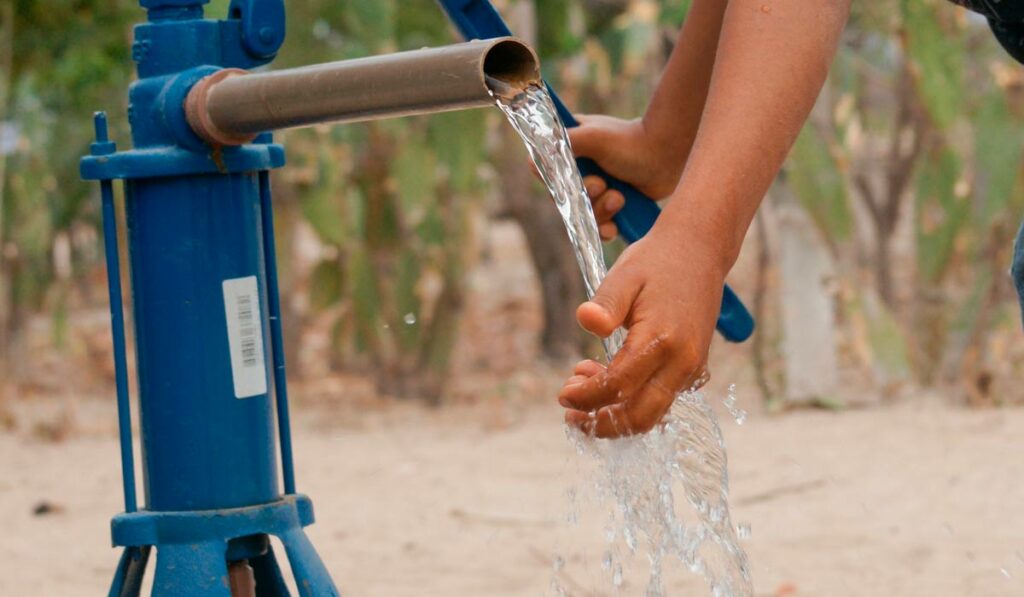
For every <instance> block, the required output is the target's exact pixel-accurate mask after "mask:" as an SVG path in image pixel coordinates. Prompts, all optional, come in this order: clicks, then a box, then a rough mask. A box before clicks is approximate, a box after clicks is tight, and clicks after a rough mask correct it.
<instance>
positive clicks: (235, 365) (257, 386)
mask: <svg viewBox="0 0 1024 597" xmlns="http://www.w3.org/2000/svg"><path fill="white" fill-rule="evenodd" d="M259 296H260V295H259V285H258V281H257V280H256V276H249V277H246V278H234V279H232V280H224V311H225V315H226V319H227V331H228V345H229V350H230V352H231V374H232V378H233V381H234V386H235V397H236V398H250V397H252V396H259V395H261V394H266V393H267V370H266V362H265V359H264V358H263V320H262V319H261V318H260V303H259Z"/></svg>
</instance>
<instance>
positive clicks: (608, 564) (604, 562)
mask: <svg viewBox="0 0 1024 597" xmlns="http://www.w3.org/2000/svg"><path fill="white" fill-rule="evenodd" d="M613 563H614V561H613V559H612V552H610V551H606V552H604V557H602V558H601V567H602V568H604V569H605V570H606V571H607V570H611V569H612V564H613Z"/></svg>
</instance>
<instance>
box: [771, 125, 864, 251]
mask: <svg viewBox="0 0 1024 597" xmlns="http://www.w3.org/2000/svg"><path fill="white" fill-rule="evenodd" d="M790 156H791V157H790V161H789V167H788V168H787V170H786V173H787V174H788V181H789V183H790V185H791V186H792V187H793V190H794V191H795V192H796V196H797V198H799V200H800V204H801V205H803V207H804V209H806V210H807V213H808V214H810V216H811V219H812V220H813V221H814V223H815V224H816V225H817V226H818V227H819V228H820V229H821V230H822V231H823V233H824V235H825V238H827V239H829V240H830V242H832V243H837V242H842V241H845V240H846V239H847V238H849V236H850V232H851V227H852V218H851V214H850V202H849V198H848V197H847V192H846V181H845V179H844V177H843V174H842V172H841V171H840V169H839V166H838V165H837V164H836V163H835V161H834V158H833V157H832V152H831V151H830V148H829V146H828V143H827V142H826V140H825V139H824V138H823V137H822V134H821V133H820V132H819V131H818V130H816V129H815V127H814V126H813V125H807V126H805V127H804V129H803V131H801V133H800V136H799V137H798V138H797V140H796V143H795V144H794V145H793V150H792V152H791V153H790Z"/></svg>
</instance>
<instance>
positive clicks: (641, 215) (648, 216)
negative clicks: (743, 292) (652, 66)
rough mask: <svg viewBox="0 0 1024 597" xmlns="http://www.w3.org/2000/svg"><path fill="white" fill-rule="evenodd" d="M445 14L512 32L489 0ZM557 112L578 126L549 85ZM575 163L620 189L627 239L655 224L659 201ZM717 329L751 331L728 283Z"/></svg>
mask: <svg viewBox="0 0 1024 597" xmlns="http://www.w3.org/2000/svg"><path fill="white" fill-rule="evenodd" d="M438 1H439V2H440V4H441V7H442V8H443V9H444V11H445V12H446V13H447V14H448V17H449V18H450V19H451V20H452V23H454V24H455V27H456V28H457V29H458V30H459V32H460V33H461V34H462V36H463V37H465V38H466V39H488V38H492V37H505V36H509V35H512V31H511V30H510V29H509V28H508V25H506V24H505V21H504V20H503V19H502V18H501V15H500V14H498V11H497V10H495V8H494V6H492V5H491V3H490V2H489V1H488V0H438ZM548 92H549V93H550V95H551V99H552V101H554V104H555V108H557V109H558V115H559V117H561V119H562V122H563V123H564V124H565V126H566V127H569V128H573V127H576V126H579V122H578V121H577V120H576V118H574V117H573V115H572V112H570V111H569V109H568V108H566V107H565V104H563V103H562V100H561V99H559V98H558V95H557V94H556V93H555V92H554V90H553V89H551V86H550V85H549V86H548ZM576 165H577V167H578V168H579V170H580V174H582V175H583V176H589V175H596V176H600V177H601V178H603V179H605V181H606V182H607V183H608V186H609V187H611V188H613V189H615V190H617V191H619V192H620V193H622V195H623V197H625V199H626V202H625V205H623V207H622V209H621V210H620V211H619V213H618V214H616V216H615V218H614V219H615V224H616V226H618V228H619V233H620V234H621V235H622V238H623V239H624V240H625V241H626V242H627V243H633V242H636V241H637V240H639V239H641V238H642V237H643V236H644V235H645V234H647V232H648V231H649V230H650V229H651V227H652V226H653V225H654V222H655V220H657V219H658V215H659V214H660V213H661V208H659V207H658V204H657V203H656V202H655V201H654V200H652V199H651V198H649V197H647V196H646V195H644V194H643V193H641V192H640V191H638V190H636V189H635V188H633V187H632V186H630V185H629V184H627V183H625V182H623V181H621V180H618V179H615V178H613V177H611V176H609V175H608V174H607V173H605V172H604V171H603V170H601V167H600V166H598V165H597V163H596V162H594V160H591V159H589V158H579V159H577V160H576ZM716 327H717V329H718V332H719V333H720V334H722V337H724V338H725V339H726V340H729V341H731V342H742V341H744V340H746V339H747V338H749V337H750V335H751V334H753V333H754V318H753V316H752V315H751V314H750V312H749V311H747V308H746V307H745V306H744V305H743V302H742V301H741V300H740V298H739V296H737V295H736V293H735V292H733V290H732V289H731V288H729V286H726V287H725V289H724V291H723V294H722V309H721V311H720V312H719V315H718V322H717V324H716Z"/></svg>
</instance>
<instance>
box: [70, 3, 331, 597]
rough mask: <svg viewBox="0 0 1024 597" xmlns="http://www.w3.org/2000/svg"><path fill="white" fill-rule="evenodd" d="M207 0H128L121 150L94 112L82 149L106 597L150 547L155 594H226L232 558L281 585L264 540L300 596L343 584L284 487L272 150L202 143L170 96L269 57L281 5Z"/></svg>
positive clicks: (126, 584)
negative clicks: (133, 4)
mask: <svg viewBox="0 0 1024 597" xmlns="http://www.w3.org/2000/svg"><path fill="white" fill-rule="evenodd" d="M207 1H208V0H140V4H141V5H142V7H143V8H145V9H146V11H147V15H148V22H146V23H142V24H139V25H137V26H136V27H135V31H134V34H135V40H134V43H133V45H132V56H133V58H134V60H135V62H136V63H137V68H138V75H139V78H138V80H137V81H136V82H135V83H134V84H132V86H131V88H130V90H129V110H128V118H129V122H130V124H131V130H132V142H133V149H131V150H128V151H120V152H118V151H116V148H115V146H114V144H113V143H112V142H111V141H110V140H109V139H108V133H107V122H106V116H105V115H104V114H102V113H98V114H97V115H96V117H95V125H96V142H95V143H94V144H93V145H92V151H91V154H90V155H88V156H86V157H84V158H83V159H82V161H81V174H82V177H83V178H85V179H88V180H98V181H100V185H101V198H102V206H103V210H102V211H103V226H104V236H105V243H106V245H105V247H106V257H107V275H108V283H109V290H110V305H111V321H112V329H113V334H114V354H115V363H116V382H117V384H116V385H117V404H118V420H119V430H120V440H121V466H122V476H123V480H124V500H125V512H124V513H122V514H119V515H117V516H115V517H114V519H113V521H112V522H111V534H112V538H113V543H114V545H116V546H123V547H124V553H123V555H122V557H121V560H120V564H119V565H118V567H117V571H116V574H115V577H114V580H113V583H112V585H111V588H110V593H109V594H110V595H111V596H134V595H138V594H139V592H140V590H141V585H142V577H143V575H144V573H145V570H146V566H147V562H148V560H149V556H150V553H151V551H152V550H153V549H154V548H155V549H156V565H155V576H154V580H153V592H152V594H153V595H159V596H168V597H169V596H175V597H178V596H183V595H189V596H198V597H214V596H216V597H229V596H230V595H232V589H231V585H232V584H233V583H234V582H235V572H234V571H235V570H237V568H238V566H240V565H241V566H243V567H245V570H244V571H243V576H244V575H246V574H247V575H248V576H249V578H250V580H251V581H253V582H254V583H255V586H256V592H255V594H256V595H258V596H260V597H263V596H267V597H272V596H279V595H288V594H289V591H288V588H287V585H286V584H285V581H284V578H283V575H282V572H281V569H280V567H279V566H278V562H277V559H276V555H275V553H274V550H273V549H272V547H271V546H270V543H269V537H270V536H276V537H277V538H278V539H280V541H281V543H282V544H283V546H284V550H285V552H286V554H287V558H288V560H289V562H290V564H291V569H292V572H293V575H294V577H295V584H296V586H297V587H298V590H299V593H300V594H301V595H308V596H313V595H317V596H320V595H327V596H330V595H337V594H338V592H337V589H336V588H335V586H334V584H333V582H332V581H331V578H330V575H329V574H328V572H327V569H326V568H325V567H324V565H323V563H322V562H321V560H320V558H319V556H318V555H317V553H316V550H315V549H314V548H313V545H312V544H311V543H310V541H309V539H308V538H307V537H306V535H305V533H304V531H303V527H304V526H306V525H309V524H311V523H312V522H313V507H312V503H311V502H310V500H309V499H308V498H307V497H306V496H304V495H301V494H298V493H296V490H295V478H294V473H293V466H292V452H291V437H290V431H289V417H288V397H287V385H286V381H285V363H284V353H283V347H282V335H281V319H280V301H279V297H278V287H277V265H276V261H275V256H274V229H273V213H272V209H271V197H270V184H269V170H271V169H274V168H278V167H280V166H282V165H283V164H284V151H283V149H282V147H281V146H280V145H277V144H274V143H273V141H272V139H271V136H270V134H262V135H260V136H259V137H257V138H256V140H255V141H254V142H252V143H248V144H244V145H239V146H234V147H222V148H216V149H214V150H213V151H211V148H210V147H209V146H208V145H206V144H205V143H204V142H203V141H202V140H200V139H199V137H197V136H196V135H195V134H194V133H193V132H192V129H191V128H190V127H189V125H188V123H187V122H186V119H185V114H184V111H183V109H182V105H183V103H184V100H185V97H186V94H187V93H188V91H189V89H191V87H192V86H193V85H194V84H195V83H196V82H197V81H198V80H200V79H201V78H203V77H205V76H206V75H209V74H211V73H214V72H217V71H220V70H221V69H223V68H243V69H245V68H252V67H256V66H260V65H263V64H266V63H268V62H270V61H271V60H272V59H273V58H274V56H275V55H276V53H277V50H278V48H279V47H280V46H281V43H282V42H283V41H284V32H285V12H284V3H283V0H233V1H232V2H231V5H230V8H229V15H228V18H227V19H224V20H212V19H204V18H203V5H204V4H206V3H207ZM114 180H122V181H124V201H125V210H126V213H127V222H128V233H127V238H128V240H127V244H128V247H127V249H128V250H127V255H128V257H129V265H130V272H131V292H132V312H133V320H134V325H135V338H136V342H135V344H136V356H137V363H138V379H139V386H138V387H139V400H138V403H139V407H140V417H139V419H140V424H141V425H140V426H141V444H142V460H143V463H142V471H143V473H144V474H143V488H144V504H143V505H142V507H140V505H139V504H138V503H137V497H136V493H135V477H134V458H133V452H132V429H131V416H130V412H129V397H128V374H127V368H126V347H125V337H124V317H123V314H122V290H121V283H120V262H119V256H118V241H117V222H116V219H115V215H114V185H113V181H114ZM271 383H272V384H273V390H274V391H273V398H272V397H271V388H270V384H271ZM275 411H276V417H275V416H274V415H275ZM275 419H276V420H275ZM275 428H276V434H275ZM275 436H276V437H275ZM277 442H280V452H278V450H277V445H278V443H277ZM278 463H280V467H281V468H280V474H279V473H278ZM229 568H230V569H231V570H232V572H229Z"/></svg>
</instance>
